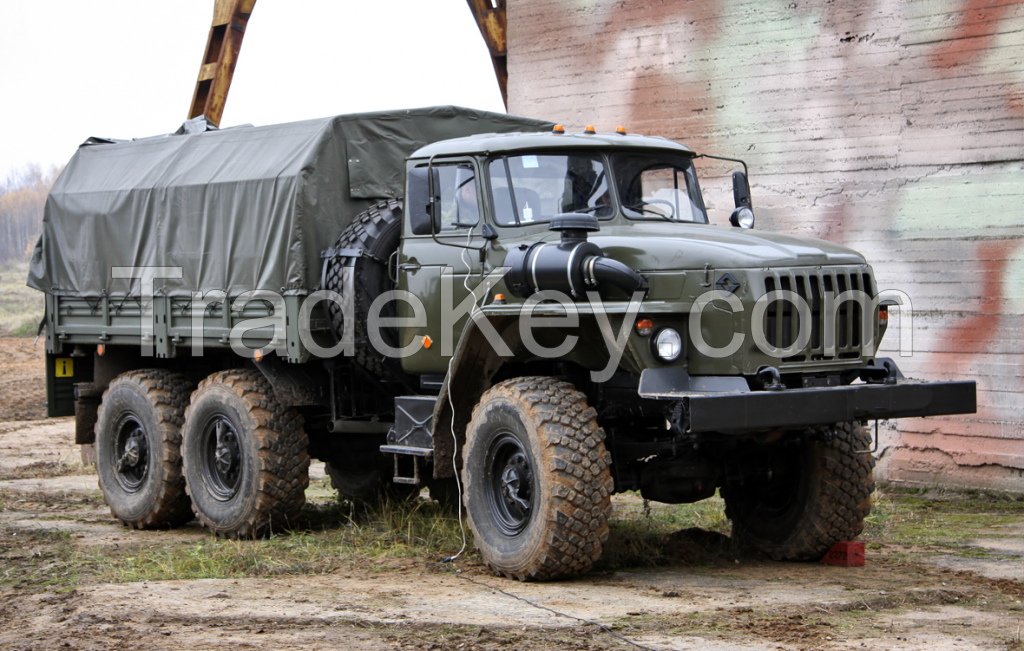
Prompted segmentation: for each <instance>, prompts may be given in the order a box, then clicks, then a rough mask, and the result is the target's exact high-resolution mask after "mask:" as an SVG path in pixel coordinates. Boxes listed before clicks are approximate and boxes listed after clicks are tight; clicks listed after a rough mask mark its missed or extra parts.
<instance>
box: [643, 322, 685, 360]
mask: <svg viewBox="0 0 1024 651" xmlns="http://www.w3.org/2000/svg"><path fill="white" fill-rule="evenodd" d="M663 337H665V338H672V337H674V338H675V342H666V341H663V339H662V338H663ZM663 343H664V344H666V345H670V346H671V345H674V346H675V353H669V354H665V355H663V354H662V344H663ZM651 350H652V352H653V353H654V357H655V359H657V360H658V361H659V362H663V363H665V364H670V363H672V362H674V361H676V360H678V359H679V358H680V356H682V354H683V335H682V334H680V332H679V331H678V330H676V329H675V328H669V327H664V328H659V329H658V330H657V332H655V333H654V336H652V337H651Z"/></svg>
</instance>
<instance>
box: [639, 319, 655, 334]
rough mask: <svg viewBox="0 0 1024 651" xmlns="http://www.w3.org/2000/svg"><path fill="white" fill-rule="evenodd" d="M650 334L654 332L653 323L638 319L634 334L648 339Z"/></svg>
mask: <svg viewBox="0 0 1024 651" xmlns="http://www.w3.org/2000/svg"><path fill="white" fill-rule="evenodd" d="M652 332H654V321H651V320H650V319H640V320H639V321H637V322H636V333H637V334H638V335H640V336H641V337H650V336H651V333H652Z"/></svg>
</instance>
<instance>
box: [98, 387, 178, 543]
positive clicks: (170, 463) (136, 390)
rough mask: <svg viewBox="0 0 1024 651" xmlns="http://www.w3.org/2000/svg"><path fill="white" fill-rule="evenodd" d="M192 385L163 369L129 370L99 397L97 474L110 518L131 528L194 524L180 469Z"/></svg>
mask: <svg viewBox="0 0 1024 651" xmlns="http://www.w3.org/2000/svg"><path fill="white" fill-rule="evenodd" d="M191 390H192V385H191V384H190V383H189V382H188V381H187V380H185V378H184V377H182V376H181V375H178V374H177V373H172V372H170V371H164V370H156V369H150V370H138V371H129V372H128V373H123V374H122V375H119V376H117V377H116V378H115V379H114V381H113V382H111V383H110V386H109V387H108V388H107V390H106V391H105V392H104V393H103V401H102V402H101V403H100V406H99V411H98V412H97V415H96V444H95V445H96V472H97V474H98V475H99V483H100V489H101V490H102V491H103V497H104V499H106V501H107V505H108V506H110V512H111V514H112V515H113V516H114V517H115V518H117V519H118V520H119V521H120V522H121V524H124V525H126V526H128V527H132V528H134V529H155V528H160V527H174V526H177V525H180V524H184V523H186V522H188V521H189V520H191V519H192V506H191V503H190V502H189V498H188V495H187V494H186V493H185V479H184V476H183V475H182V466H181V426H182V423H183V422H184V418H185V406H186V405H187V404H188V400H189V394H190V393H191Z"/></svg>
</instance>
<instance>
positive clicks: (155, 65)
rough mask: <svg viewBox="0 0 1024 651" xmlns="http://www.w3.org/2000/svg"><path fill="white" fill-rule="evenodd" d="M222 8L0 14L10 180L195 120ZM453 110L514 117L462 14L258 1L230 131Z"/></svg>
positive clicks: (82, 8) (117, 1) (129, 2)
mask: <svg viewBox="0 0 1024 651" xmlns="http://www.w3.org/2000/svg"><path fill="white" fill-rule="evenodd" d="M213 5H214V2H213V0H164V1H163V2H156V1H154V0H94V1H85V0H74V1H73V0H0V70H2V75H3V80H4V81H3V84H2V85H0V88H2V91H0V97H2V100H0V117H2V118H3V119H2V120H0V125H2V126H0V135H2V138H0V180H2V179H4V178H7V176H8V175H9V174H10V173H11V172H12V171H13V170H15V169H17V168H20V167H23V166H24V165H26V164H28V163H38V164H40V165H43V166H44V167H45V166H49V165H63V164H64V163H65V162H67V160H68V159H69V158H70V157H71V156H72V154H74V152H75V149H76V148H77V146H78V145H79V144H80V143H81V142H82V141H84V140H85V139H86V138H88V137H89V136H105V137H112V138H133V137H141V136H150V135H155V134H160V133H167V132H169V131H174V130H175V129H177V128H178V127H179V126H180V125H181V123H182V122H183V121H184V120H185V118H186V117H188V109H189V104H190V102H191V100H192V92H193V90H194V88H195V83H196V77H197V75H198V72H199V64H200V60H201V59H202V56H203V50H204V48H205V47H206V37H207V34H208V32H209V30H210V22H211V20H212V18H213ZM438 104H457V105H461V106H468V107H471V108H477V109H484V110H490V111H500V112H504V106H503V105H502V102H501V94H500V92H499V91H498V85H497V82H496V81H495V79H494V70H493V68H492V67H491V60H490V57H489V55H488V53H487V48H486V46H485V45H484V42H483V39H482V38H481V36H480V32H479V31H478V30H477V27H476V23H475V22H474V21H473V16H472V14H471V13H470V11H469V7H468V6H467V3H466V0H388V1H387V2H365V1H360V0H258V1H257V3H256V8H255V10H254V11H253V14H252V17H251V18H250V19H249V26H248V28H247V29H246V32H245V39H244V41H243V44H242V51H241V54H240V56H239V61H238V65H237V66H236V68H235V76H234V80H233V82H232V84H231V92H230V94H229V95H228V100H227V105H226V107H225V110H224V117H223V119H222V121H221V126H222V127H226V126H231V125H235V124H246V123H251V124H256V125H262V124H274V123H278V122H291V121H295V120H303V119H307V118H315V117H323V116H327V115H336V114H340V113H353V112H360V111H376V110H385V109H399V108H410V107H416V106H432V105H438Z"/></svg>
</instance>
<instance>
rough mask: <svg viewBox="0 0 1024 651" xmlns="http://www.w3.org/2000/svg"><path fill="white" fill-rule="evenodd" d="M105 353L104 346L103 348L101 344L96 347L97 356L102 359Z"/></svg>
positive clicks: (105, 348)
mask: <svg viewBox="0 0 1024 651" xmlns="http://www.w3.org/2000/svg"><path fill="white" fill-rule="evenodd" d="M105 352H107V347H106V346H104V345H103V344H100V345H99V346H96V354H97V355H99V356H100V357H103V353H105Z"/></svg>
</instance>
